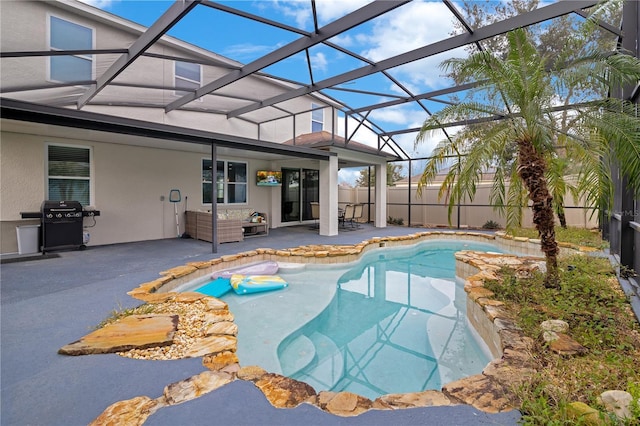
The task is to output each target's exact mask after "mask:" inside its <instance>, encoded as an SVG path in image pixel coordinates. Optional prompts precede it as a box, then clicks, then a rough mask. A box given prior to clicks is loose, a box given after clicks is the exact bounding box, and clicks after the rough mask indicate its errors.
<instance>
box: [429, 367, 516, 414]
mask: <svg viewBox="0 0 640 426" xmlns="http://www.w3.org/2000/svg"><path fill="white" fill-rule="evenodd" d="M442 392H443V393H444V394H445V395H446V396H447V397H449V398H451V399H453V400H454V401H456V400H457V401H462V402H464V403H465V404H468V405H472V406H473V407H475V408H477V409H478V410H482V411H484V412H486V413H499V412H501V411H510V410H513V409H514V408H515V404H516V402H515V399H514V397H513V395H512V394H511V393H510V392H509V390H508V388H506V387H504V386H502V385H501V384H500V383H498V382H497V381H495V380H493V379H491V378H490V377H488V376H485V375H484V374H476V375H475V376H471V377H466V378H464V379H460V380H456V381H455V382H451V383H448V384H446V385H444V386H443V387H442Z"/></svg>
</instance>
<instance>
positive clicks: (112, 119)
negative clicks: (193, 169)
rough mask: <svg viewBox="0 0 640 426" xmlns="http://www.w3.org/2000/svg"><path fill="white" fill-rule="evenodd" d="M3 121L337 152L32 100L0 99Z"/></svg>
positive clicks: (287, 151)
mask: <svg viewBox="0 0 640 426" xmlns="http://www.w3.org/2000/svg"><path fill="white" fill-rule="evenodd" d="M0 106H1V108H0V114H1V116H2V121H3V122H4V121H5V120H15V121H18V122H29V123H41V124H47V125H53V126H62V127H69V128H75V129H85V130H93V131H97V132H108V133H115V134H122V135H130V136H139V137H143V138H151V139H156V140H163V141H173V142H182V143H188V144H198V145H208V146H211V145H212V144H216V146H219V147H226V148H232V149H239V150H246V151H253V152H261V153H270V154H276V155H283V156H291V157H299V158H307V159H314V160H328V159H329V158H330V157H332V156H336V155H337V154H336V153H332V152H326V151H321V150H317V149H313V148H309V147H304V146H291V145H284V144H279V143H275V142H268V141H261V140H255V139H250V138H243V137H239V136H233V135H226V134H220V133H215V132H207V131H203V130H197V129H190V128H185V127H178V126H171V125H167V124H162V123H154V122H148V121H142V120H133V119H128V118H123V117H117V116H111V115H106V114H98V113H94V112H87V111H80V110H71V109H67V108H58V107H52V106H47V105H41V104H34V103H30V102H24V101H18V100H12V99H0Z"/></svg>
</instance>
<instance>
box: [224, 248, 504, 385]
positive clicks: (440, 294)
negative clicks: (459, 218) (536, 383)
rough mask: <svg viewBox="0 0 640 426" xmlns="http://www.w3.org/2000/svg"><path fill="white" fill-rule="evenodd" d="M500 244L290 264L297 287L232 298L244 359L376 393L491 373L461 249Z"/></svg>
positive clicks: (284, 271)
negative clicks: (471, 315)
mask: <svg viewBox="0 0 640 426" xmlns="http://www.w3.org/2000/svg"><path fill="white" fill-rule="evenodd" d="M459 250H480V251H496V247H495V246H494V245H491V244H484V243H477V242H470V241H451V240H447V241H442V240H437V241H428V242H423V243H420V244H418V245H416V246H411V247H410V248H385V249H376V250H372V251H370V252H368V253H367V254H365V255H364V256H363V257H362V258H361V259H360V260H359V261H357V262H354V263H349V264H336V265H330V266H321V265H300V264H295V265H294V264H282V265H281V268H280V270H279V272H278V275H280V276H281V277H282V278H284V279H285V280H286V281H287V282H288V283H289V287H288V288H286V289H284V290H279V291H275V292H267V293H258V294H254V295H242V296H238V295H236V294H234V293H233V292H232V293H229V294H227V295H225V296H224V297H223V299H224V300H225V301H226V302H227V303H228V304H229V309H230V310H231V312H233V314H234V316H235V322H236V324H237V325H238V327H239V336H238V337H239V339H238V350H237V354H238V357H239V359H240V363H241V364H242V365H245V366H246V365H259V366H261V367H262V368H264V369H265V370H267V371H270V372H275V373H280V374H283V375H286V376H289V377H292V378H295V379H297V380H301V381H304V382H306V383H309V384H310V385H311V386H313V387H314V388H315V389H316V391H321V390H333V391H349V392H353V393H357V394H359V395H362V396H365V397H368V398H375V397H378V396H380V395H384V394H388V393H407V392H419V391H422V390H427V389H438V390H439V389H440V388H441V387H442V385H443V384H445V383H448V382H450V381H453V380H457V379H459V378H462V377H466V376H470V375H473V374H477V373H479V372H481V371H482V369H483V368H484V367H485V366H486V364H487V363H488V362H489V360H490V356H489V354H488V350H487V349H486V347H484V345H483V343H482V342H481V341H480V339H477V338H476V337H475V336H474V330H473V329H472V327H470V326H469V325H468V322H467V318H466V293H465V292H464V289H463V287H462V286H463V284H462V282H461V281H456V279H455V259H454V256H453V253H455V252H456V251H459Z"/></svg>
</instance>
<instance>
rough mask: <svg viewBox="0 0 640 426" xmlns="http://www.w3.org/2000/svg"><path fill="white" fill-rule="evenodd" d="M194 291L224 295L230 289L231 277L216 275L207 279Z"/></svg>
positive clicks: (211, 294)
mask: <svg viewBox="0 0 640 426" xmlns="http://www.w3.org/2000/svg"><path fill="white" fill-rule="evenodd" d="M195 291H197V292H198V293H202V294H206V295H207V296H213V297H221V296H224V295H225V294H227V293H228V292H230V291H231V278H222V277H218V278H216V279H215V280H213V281H209V282H208V283H206V284H204V285H203V286H201V287H199V288H197V289H196V290H195Z"/></svg>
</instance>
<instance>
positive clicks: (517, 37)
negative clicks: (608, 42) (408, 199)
mask: <svg viewBox="0 0 640 426" xmlns="http://www.w3.org/2000/svg"><path fill="white" fill-rule="evenodd" d="M532 38H533V37H532V36H531V35H530V34H528V32H527V30H524V29H518V30H514V31H511V32H509V33H508V34H507V36H506V43H507V44H506V47H504V48H503V49H501V50H500V51H499V52H492V51H490V50H482V51H479V52H476V53H474V54H472V55H470V56H469V57H468V58H465V59H450V60H447V61H445V62H443V65H442V66H443V68H444V69H445V70H446V71H449V72H450V73H451V74H452V75H455V76H456V77H457V79H458V81H459V82H461V83H463V82H464V83H469V82H479V85H478V87H477V88H476V89H474V90H473V91H472V93H471V94H470V96H469V97H468V98H467V99H466V100H465V101H464V102H460V103H457V104H451V105H447V106H445V107H444V108H443V109H442V110H441V111H439V112H437V113H435V114H433V115H432V116H431V117H429V118H427V119H426V120H425V122H424V124H423V126H422V128H421V130H420V132H419V134H418V136H417V138H416V143H420V142H422V141H424V140H425V138H426V137H427V135H429V134H431V133H433V131H435V130H438V129H440V128H441V127H442V123H455V122H459V121H461V120H475V119H479V120H483V119H485V120H488V121H487V122H485V123H484V124H483V128H482V132H481V134H480V135H476V137H475V138H473V139H469V138H467V137H466V136H467V133H468V132H465V131H462V132H459V133H457V134H455V135H454V136H452V137H449V138H447V139H445V140H443V141H441V142H440V143H439V144H438V145H437V146H436V148H435V149H434V151H433V156H432V157H431V158H430V159H429V160H428V162H427V164H426V167H425V170H424V172H423V174H422V176H421V178H420V181H419V183H418V194H419V195H420V194H421V191H422V188H423V187H424V186H425V185H427V184H429V183H430V182H433V180H434V179H435V177H436V175H437V173H438V171H439V170H440V169H441V168H442V166H443V165H445V164H448V163H449V162H450V161H451V156H457V157H456V158H457V160H454V161H453V164H452V165H451V166H450V167H449V171H448V173H447V176H446V177H445V180H444V182H443V183H442V186H441V188H440V196H442V195H446V196H447V197H448V201H449V212H450V214H451V211H452V208H453V205H454V204H455V203H456V202H458V201H459V200H461V199H463V198H464V197H469V198H470V199H473V197H474V195H475V191H476V187H477V184H478V181H479V180H480V178H481V176H482V172H483V171H486V170H487V169H489V168H495V169H496V177H495V179H494V185H493V187H492V198H493V199H494V200H497V201H501V202H502V203H503V204H507V201H512V200H507V199H505V198H504V197H505V191H504V181H505V178H506V177H508V178H509V179H510V181H511V185H510V186H513V187H516V190H515V191H512V190H511V189H510V190H509V193H508V195H509V196H510V197H515V198H516V199H519V198H520V197H521V195H522V194H523V193H526V194H527V196H528V198H529V200H530V203H531V209H532V211H533V223H534V225H535V227H536V229H537V231H538V234H539V236H540V240H541V250H542V251H543V253H544V254H545V258H546V264H547V275H546V278H545V285H546V286H547V287H554V288H559V286H560V284H559V273H558V263H557V256H558V252H559V249H558V244H557V242H556V239H555V229H554V204H553V194H552V190H551V189H550V182H549V180H548V173H549V170H550V167H549V164H550V163H551V162H553V161H554V158H557V157H563V158H569V159H571V160H572V161H574V165H575V167H576V169H577V170H578V171H579V174H578V179H579V180H580V181H581V182H586V181H588V180H589V179H591V178H593V177H594V176H596V177H598V178H600V180H599V181H598V182H599V183H602V182H604V181H605V180H604V179H602V177H603V176H605V174H604V173H605V171H606V170H607V167H605V166H604V165H606V163H607V162H608V161H618V163H619V165H620V169H621V171H622V172H623V173H624V174H625V175H626V176H628V177H629V185H630V187H631V188H634V190H635V191H637V192H638V193H640V132H639V131H638V129H639V128H640V121H639V119H638V117H637V115H636V111H635V108H634V105H633V104H632V103H630V102H628V101H623V100H619V99H616V98H608V97H606V95H605V94H608V93H615V91H616V90H617V89H618V88H619V87H621V86H623V85H626V84H636V83H637V81H638V80H640V61H639V60H638V59H637V58H635V57H633V56H631V55H627V54H624V53H623V52H619V51H604V52H602V51H599V50H598V47H600V46H598V44H597V43H592V40H590V39H587V38H586V37H585V34H584V33H576V34H575V35H570V36H569V38H568V39H566V40H564V44H565V47H566V50H563V51H562V52H560V53H559V55H560V56H558V55H556V56H553V57H549V56H548V53H546V52H545V51H544V50H542V51H539V50H538V49H537V46H536V44H535V43H534V42H532ZM568 93H572V94H573V95H572V96H570V101H571V102H570V103H571V104H574V105H576V101H579V104H578V106H576V107H574V108H572V109H571V113H570V114H567V117H568V120H570V123H571V125H570V126H566V125H564V124H563V123H562V114H557V113H556V112H555V111H554V107H556V106H557V105H558V103H559V99H564V98H565V96H568V95H567V94H568ZM559 142H561V143H562V145H561V146H559ZM601 159H603V160H604V161H600V160H601ZM606 176H608V175H606ZM609 182H610V180H609ZM518 188H519V190H518ZM595 193H601V191H595Z"/></svg>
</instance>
